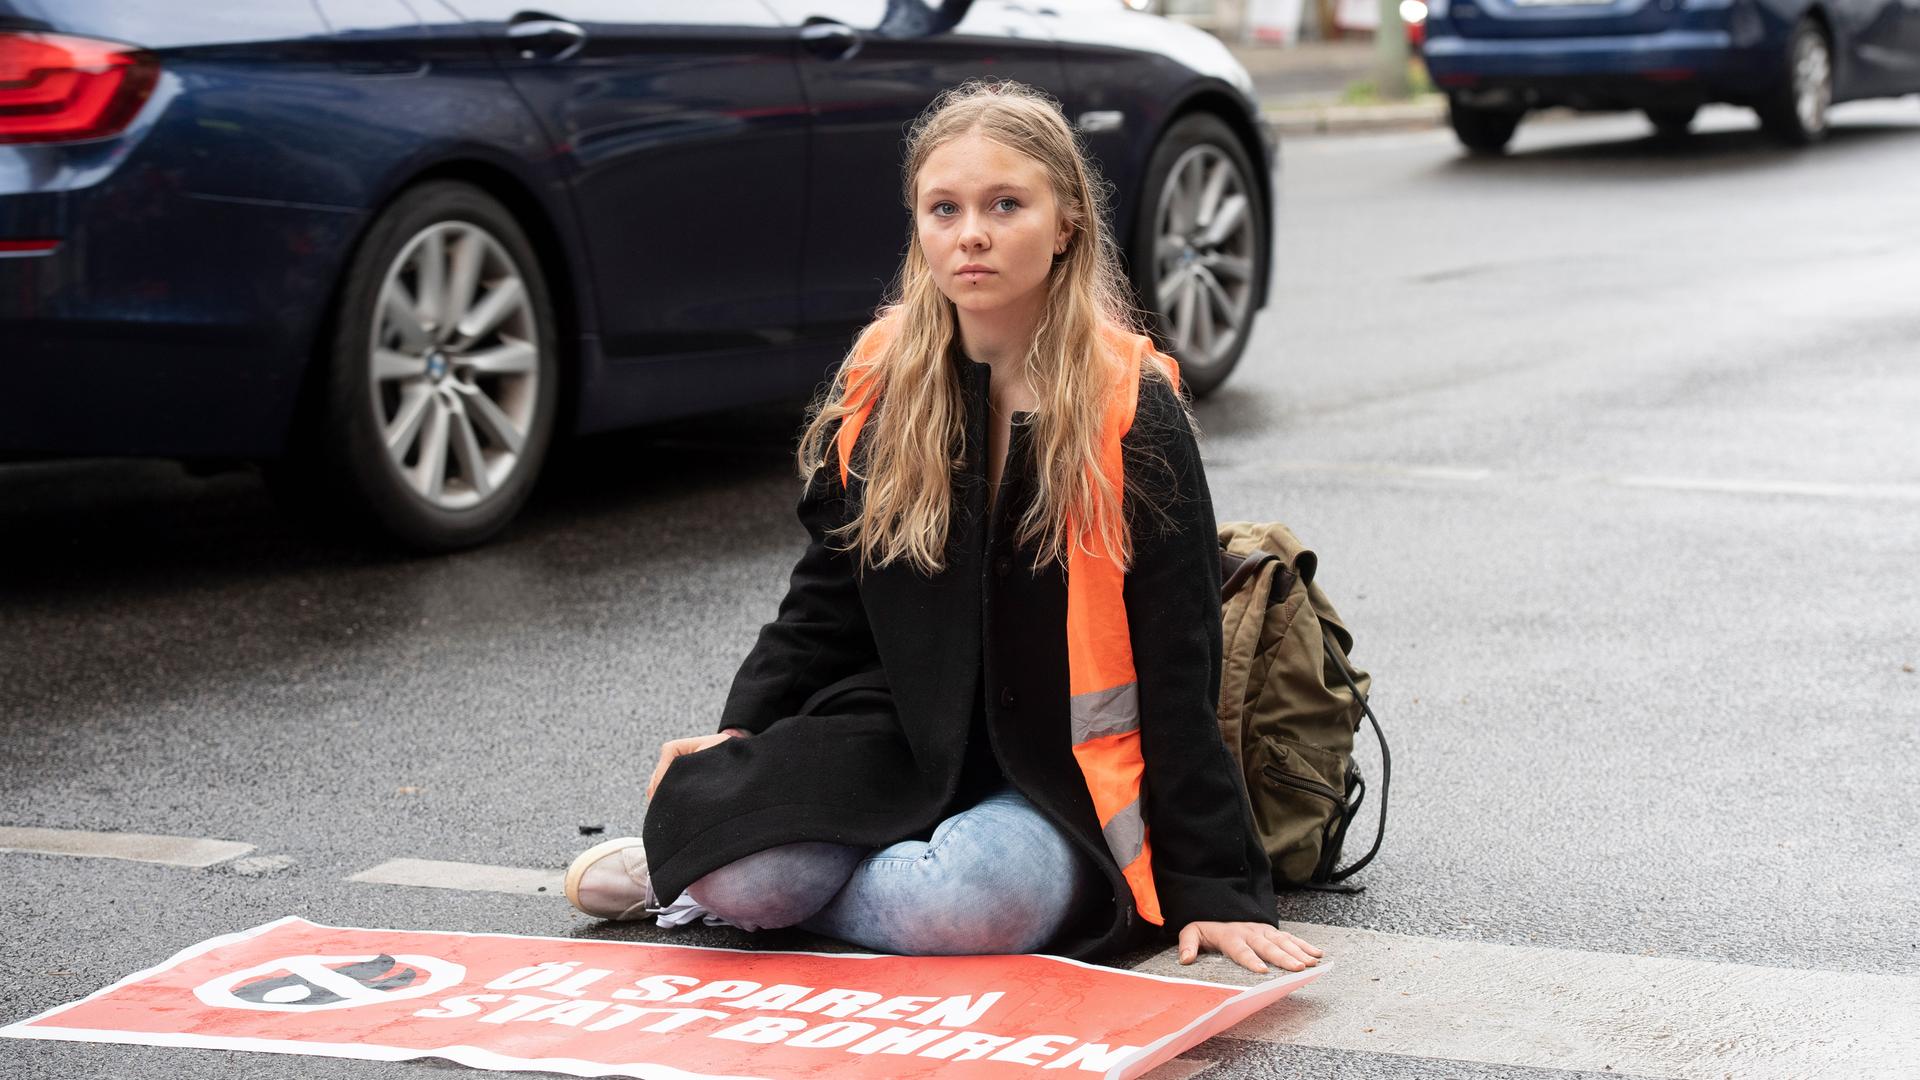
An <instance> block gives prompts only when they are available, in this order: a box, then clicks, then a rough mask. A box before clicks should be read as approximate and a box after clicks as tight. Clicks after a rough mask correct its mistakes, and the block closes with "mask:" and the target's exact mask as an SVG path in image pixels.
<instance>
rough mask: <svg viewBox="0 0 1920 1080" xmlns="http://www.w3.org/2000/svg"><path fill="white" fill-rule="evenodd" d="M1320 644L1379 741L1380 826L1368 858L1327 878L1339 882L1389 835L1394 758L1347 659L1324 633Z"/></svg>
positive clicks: (1357, 869)
mask: <svg viewBox="0 0 1920 1080" xmlns="http://www.w3.org/2000/svg"><path fill="white" fill-rule="evenodd" d="M1320 644H1321V647H1322V648H1324V649H1325V650H1326V653H1327V659H1329V660H1332V661H1333V666H1334V669H1335V670H1337V671H1338V672H1340V678H1342V679H1344V680H1345V681H1346V684H1347V689H1349V690H1351V691H1353V699H1354V700H1355V701H1358V702H1359V703H1360V709H1361V711H1362V712H1364V713H1366V715H1367V722H1368V723H1370V724H1372V725H1373V736H1374V738H1376V739H1378V740H1380V825H1379V827H1378V828H1376V829H1375V830H1374V833H1373V846H1372V847H1370V848H1368V849H1367V853H1366V854H1365V855H1362V856H1360V858H1359V859H1358V860H1356V861H1355V862H1353V863H1351V864H1350V865H1348V866H1347V867H1346V868H1345V869H1342V870H1335V871H1333V872H1332V873H1331V874H1329V875H1327V881H1328V882H1337V881H1344V880H1346V879H1347V878H1349V877H1352V876H1353V875H1354V874H1357V873H1359V872H1360V870H1361V868H1363V867H1365V866H1366V865H1367V864H1368V863H1370V862H1372V861H1373V857H1374V856H1375V855H1378V854H1379V853H1380V841H1382V840H1384V839H1386V836H1387V786H1388V784H1389V783H1391V781H1392V779H1393V755H1391V754H1390V753H1388V752H1387V736H1386V733H1385V732H1383V731H1381V730H1380V720H1379V718H1378V717H1376V716H1374V715H1373V706H1372V705H1369V704H1367V698H1366V695H1365V694H1362V693H1361V692H1360V687H1358V686H1356V685H1354V681H1353V672H1352V671H1351V669H1349V668H1348V667H1347V658H1346V657H1344V656H1341V655H1340V650H1338V649H1336V648H1334V647H1333V642H1332V641H1330V640H1328V638H1327V636H1326V635H1324V634H1323V635H1321V638H1320ZM1354 809H1356V810H1357V809H1359V807H1357V806H1356V807H1355V808H1354ZM1340 831H1341V834H1342V835H1343V836H1344V835H1345V833H1346V825H1345V824H1342V825H1341V828H1340Z"/></svg>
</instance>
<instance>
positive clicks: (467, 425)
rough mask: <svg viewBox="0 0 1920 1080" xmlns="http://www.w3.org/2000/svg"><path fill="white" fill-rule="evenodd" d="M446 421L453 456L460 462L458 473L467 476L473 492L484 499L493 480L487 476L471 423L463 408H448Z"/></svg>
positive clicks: (484, 462) (491, 487)
mask: <svg viewBox="0 0 1920 1080" xmlns="http://www.w3.org/2000/svg"><path fill="white" fill-rule="evenodd" d="M447 422H448V424H449V426H450V427H451V428H452V432H451V434H452V437H453V438H452V441H453V456H454V458H455V459H456V460H458V461H459V463H460V474H461V475H462V476H465V477H466V478H467V484H468V486H470V487H472V488H473V493H474V494H475V495H478V496H480V497H481V498H483V499H484V498H486V497H487V496H488V495H489V494H491V493H492V491H493V481H492V479H490V478H489V477H488V476H487V458H486V455H485V454H482V453H481V452H480V440H479V439H478V438H475V437H474V434H473V424H472V422H471V421H470V420H469V418H468V416H467V412H466V410H465V409H450V410H448V412H447Z"/></svg>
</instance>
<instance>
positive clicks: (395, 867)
mask: <svg viewBox="0 0 1920 1080" xmlns="http://www.w3.org/2000/svg"><path fill="white" fill-rule="evenodd" d="M563 876H564V875H563V874H562V873H561V872H560V871H558V870H534V869H529V868H527V867H523V866H486V865H484V864H481V863H462V862H434V861H432V860H431V859H391V860H388V861H387V862H383V863H381V864H380V865H379V866H374V867H369V868H367V869H365V870H362V871H360V872H359V873H357V874H355V875H353V876H352V877H349V878H348V879H347V880H348V881H365V882H371V883H373V884H375V885H418V886H423V887H425V888H429V889H466V890H469V891H473V892H503V893H515V894H518V895H522V896H536V895H538V896H562V895H564V894H563V893H562V892H561V889H560V886H561V878H562V877H563Z"/></svg>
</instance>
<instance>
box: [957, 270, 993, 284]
mask: <svg viewBox="0 0 1920 1080" xmlns="http://www.w3.org/2000/svg"><path fill="white" fill-rule="evenodd" d="M993 274H994V272H993V271H992V270H962V271H960V280H961V281H966V282H974V283H978V282H982V281H985V280H987V279H988V278H990V277H992V276H993Z"/></svg>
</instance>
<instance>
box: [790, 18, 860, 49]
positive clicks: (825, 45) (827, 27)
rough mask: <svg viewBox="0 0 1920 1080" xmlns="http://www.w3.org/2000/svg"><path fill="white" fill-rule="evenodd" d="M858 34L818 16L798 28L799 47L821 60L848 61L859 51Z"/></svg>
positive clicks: (841, 24)
mask: <svg viewBox="0 0 1920 1080" xmlns="http://www.w3.org/2000/svg"><path fill="white" fill-rule="evenodd" d="M860 41H861V38H860V32H859V31H858V30H855V29H854V28H853V27H851V26H848V25H847V24H846V23H842V22H835V21H833V20H832V19H828V18H824V17H822V16H819V15H815V16H812V17H811V18H809V19H808V20H807V21H806V22H805V23H804V24H802V25H801V27H800V47H801V48H803V49H806V50H807V51H808V52H810V53H812V54H813V55H815V56H818V57H820V58H821V59H822V60H849V59H852V58H853V54H854V53H857V52H859V51H860Z"/></svg>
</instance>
